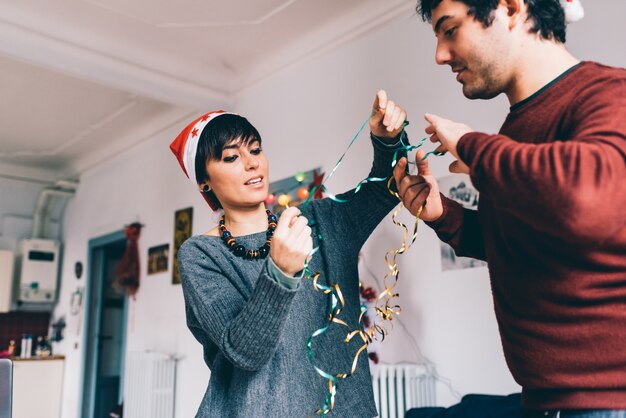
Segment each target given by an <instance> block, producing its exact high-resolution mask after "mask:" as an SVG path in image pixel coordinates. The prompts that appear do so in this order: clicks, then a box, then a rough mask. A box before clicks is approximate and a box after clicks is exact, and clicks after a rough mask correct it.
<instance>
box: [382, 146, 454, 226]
mask: <svg viewBox="0 0 626 418" xmlns="http://www.w3.org/2000/svg"><path fill="white" fill-rule="evenodd" d="M424 155H426V153H425V152H424V151H422V150H420V151H418V152H417V154H415V164H416V165H417V175H411V174H407V173H406V166H407V160H406V158H402V159H400V161H398V164H397V165H396V167H395V168H394V170H393V177H394V178H395V180H396V185H397V187H398V195H399V196H400V198H401V199H402V203H404V206H405V207H406V208H407V209H408V210H409V212H411V213H412V214H413V215H417V212H418V211H419V209H420V208H422V212H421V214H420V219H422V220H424V221H436V220H437V219H439V218H440V217H441V215H443V204H442V203H441V196H440V195H439V185H438V184H437V180H435V177H434V176H433V175H432V173H431V172H430V168H429V166H428V161H426V160H424V161H422V158H424Z"/></svg>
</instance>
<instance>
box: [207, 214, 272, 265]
mask: <svg viewBox="0 0 626 418" xmlns="http://www.w3.org/2000/svg"><path fill="white" fill-rule="evenodd" d="M265 212H266V213H267V232H266V237H267V238H266V240H265V244H263V245H262V246H261V247H260V248H259V249H257V250H248V249H247V248H246V247H244V246H243V245H241V244H237V242H236V241H235V238H233V234H231V233H230V231H229V230H228V229H226V226H225V225H224V216H222V217H221V218H220V224H219V229H220V232H221V234H222V240H223V241H224V244H226V245H227V246H228V248H230V249H231V251H232V252H233V253H234V254H235V255H236V256H237V257H242V258H245V259H246V260H256V259H258V258H265V257H267V255H268V254H269V253H270V244H271V243H272V236H273V235H274V230H275V229H276V222H277V221H278V219H277V218H276V215H274V214H273V213H272V212H270V211H269V209H266V210H265Z"/></svg>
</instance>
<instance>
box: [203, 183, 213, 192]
mask: <svg viewBox="0 0 626 418" xmlns="http://www.w3.org/2000/svg"><path fill="white" fill-rule="evenodd" d="M202 191H203V192H204V193H209V192H210V191H211V188H210V187H209V185H208V184H205V185H204V187H203V188H202Z"/></svg>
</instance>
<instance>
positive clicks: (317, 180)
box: [309, 170, 326, 199]
mask: <svg viewBox="0 0 626 418" xmlns="http://www.w3.org/2000/svg"><path fill="white" fill-rule="evenodd" d="M325 174H326V173H320V174H318V173H317V170H313V183H311V184H309V192H310V191H311V190H313V188H314V187H315V186H317V188H316V189H315V193H314V194H313V199H321V198H323V197H324V189H323V188H322V183H323V182H324V175H325Z"/></svg>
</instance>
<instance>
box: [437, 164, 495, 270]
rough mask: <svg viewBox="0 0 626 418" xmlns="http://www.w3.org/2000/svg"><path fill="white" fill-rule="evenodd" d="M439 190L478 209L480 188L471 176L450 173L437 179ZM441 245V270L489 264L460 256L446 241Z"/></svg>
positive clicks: (463, 203)
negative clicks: (475, 186) (476, 186)
mask: <svg viewBox="0 0 626 418" xmlns="http://www.w3.org/2000/svg"><path fill="white" fill-rule="evenodd" d="M437 181H438V182H439V190H441V193H443V194H444V196H446V197H448V198H450V199H452V200H454V201H456V202H458V203H460V204H461V205H462V206H463V207H464V208H466V209H472V210H476V209H478V190H476V189H475V188H474V186H473V185H472V182H471V180H470V178H469V176H465V175H463V174H450V175H448V176H445V177H442V178H440V179H438V180H437ZM440 246H441V270H442V271H449V270H460V269H468V268H476V267H484V266H486V265H487V263H485V262H484V261H482V260H476V259H474V258H470V257H458V256H457V255H456V254H455V253H454V250H453V249H452V247H451V246H449V245H448V244H446V243H445V242H441V243H440Z"/></svg>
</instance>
